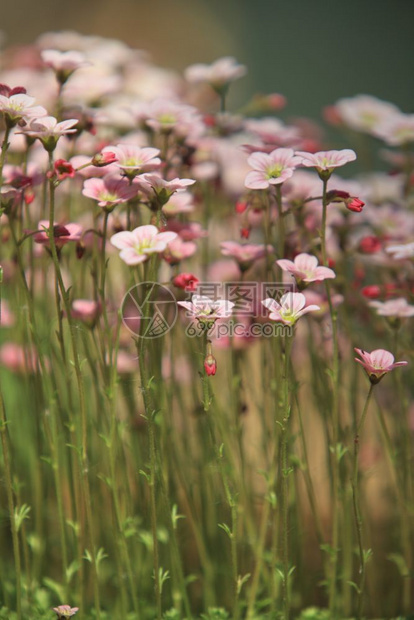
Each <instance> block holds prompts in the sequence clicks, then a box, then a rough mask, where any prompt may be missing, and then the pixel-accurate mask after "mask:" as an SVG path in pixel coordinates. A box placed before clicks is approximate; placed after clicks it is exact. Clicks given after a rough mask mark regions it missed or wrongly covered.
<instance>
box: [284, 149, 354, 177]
mask: <svg viewBox="0 0 414 620" xmlns="http://www.w3.org/2000/svg"><path fill="white" fill-rule="evenodd" d="M296 155H297V156H298V157H299V158H300V160H301V161H300V164H301V165H302V166H305V167H306V168H316V170H317V171H318V173H319V175H322V176H324V177H326V176H330V175H331V174H332V172H333V170H334V169H335V168H339V167H341V166H345V164H347V163H349V162H350V161H354V160H355V159H356V157H357V156H356V153H355V151H353V150H352V149H342V150H341V151H319V153H306V152H305V151H296Z"/></svg>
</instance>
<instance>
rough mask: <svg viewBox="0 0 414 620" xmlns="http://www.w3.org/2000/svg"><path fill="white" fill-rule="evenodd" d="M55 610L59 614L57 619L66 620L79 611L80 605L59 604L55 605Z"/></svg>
mask: <svg viewBox="0 0 414 620" xmlns="http://www.w3.org/2000/svg"><path fill="white" fill-rule="evenodd" d="M53 611H54V612H55V613H56V614H57V620H66V618H72V616H74V615H75V614H76V612H77V611H79V607H71V606H70V605H59V607H53Z"/></svg>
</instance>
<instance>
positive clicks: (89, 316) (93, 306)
mask: <svg viewBox="0 0 414 620" xmlns="http://www.w3.org/2000/svg"><path fill="white" fill-rule="evenodd" d="M100 312H101V304H100V303H99V302H98V301H96V300H94V299H74V300H73V302H72V308H71V315H72V317H73V318H74V319H77V320H78V321H82V322H83V323H87V324H90V325H92V324H94V323H95V321H96V319H97V318H98V316H99V314H100Z"/></svg>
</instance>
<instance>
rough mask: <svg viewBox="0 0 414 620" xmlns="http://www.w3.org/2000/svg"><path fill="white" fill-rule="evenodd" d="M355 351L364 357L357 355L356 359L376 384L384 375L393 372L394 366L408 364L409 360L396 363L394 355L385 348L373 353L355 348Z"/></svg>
mask: <svg viewBox="0 0 414 620" xmlns="http://www.w3.org/2000/svg"><path fill="white" fill-rule="evenodd" d="M355 351H356V352H357V353H358V355H360V356H361V357H362V360H360V359H358V358H357V357H356V358H355V361H356V362H358V364H361V365H362V366H363V367H364V370H365V372H366V373H367V375H368V377H369V380H370V381H371V383H373V384H374V385H375V384H376V383H378V382H379V381H381V379H382V378H383V376H384V375H386V374H387V373H388V372H391V370H393V369H394V368H398V367H399V366H406V365H407V364H408V362H395V363H394V356H393V355H392V353H390V352H389V351H386V350H385V349H375V351H372V353H368V352H367V351H364V350H362V349H355Z"/></svg>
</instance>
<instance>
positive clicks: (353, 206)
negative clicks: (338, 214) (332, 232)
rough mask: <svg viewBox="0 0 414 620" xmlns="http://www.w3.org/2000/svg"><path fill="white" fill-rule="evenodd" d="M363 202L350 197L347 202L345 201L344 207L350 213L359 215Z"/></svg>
mask: <svg viewBox="0 0 414 620" xmlns="http://www.w3.org/2000/svg"><path fill="white" fill-rule="evenodd" d="M364 205H365V202H362V200H360V199H359V198H356V197H355V196H351V197H350V198H348V200H346V201H345V206H346V208H347V209H349V210H350V211H354V212H355V213H361V211H362V208H363V207H364Z"/></svg>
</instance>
